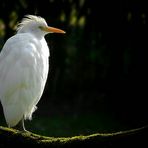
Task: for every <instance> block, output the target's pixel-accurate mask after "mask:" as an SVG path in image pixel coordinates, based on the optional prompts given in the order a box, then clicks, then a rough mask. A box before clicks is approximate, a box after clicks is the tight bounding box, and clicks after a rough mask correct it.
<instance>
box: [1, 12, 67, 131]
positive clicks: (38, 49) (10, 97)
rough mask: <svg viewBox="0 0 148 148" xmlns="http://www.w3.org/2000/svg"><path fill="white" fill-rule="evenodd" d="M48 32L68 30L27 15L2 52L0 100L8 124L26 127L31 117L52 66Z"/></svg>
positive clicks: (20, 127)
mask: <svg viewBox="0 0 148 148" xmlns="http://www.w3.org/2000/svg"><path fill="white" fill-rule="evenodd" d="M48 33H65V32H64V31H63V30H61V29H58V28H54V27H49V26H48V25H47V23H46V21H45V20H44V19H43V18H42V17H38V16H34V15H26V16H25V18H23V19H22V21H21V23H20V24H19V25H18V28H17V33H16V34H15V35H14V36H12V37H11V38H9V39H8V40H7V41H6V43H5V45H4V47H3V49H2V51H1V53H0V101H1V104H2V107H3V112H4V116H5V120H6V123H7V125H8V127H14V128H15V127H17V128H18V127H19V129H21V130H25V126H24V120H25V119H30V120H31V118H32V114H33V112H34V111H35V110H36V105H37V103H38V102H39V100H40V98H41V96H42V93H43V91H44V87H45V83H46V80H47V75H48V68H49V64H48V58H49V49H48V46H47V43H46V41H45V38H44V36H45V35H46V34H48Z"/></svg>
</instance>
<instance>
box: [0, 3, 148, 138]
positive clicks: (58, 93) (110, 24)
mask: <svg viewBox="0 0 148 148" xmlns="http://www.w3.org/2000/svg"><path fill="white" fill-rule="evenodd" d="M0 3H1V5H0V47H1V48H2V47H3V44H4V43H5V41H6V40H7V39H8V38H9V37H10V36H12V35H14V34H15V29H16V24H17V23H18V22H19V21H20V20H21V19H22V17H24V15H26V14H36V15H39V16H42V17H44V18H45V19H46V21H47V23H48V24H49V25H50V26H54V27H58V28H61V29H63V30H65V31H66V34H65V35H59V34H49V35H48V36H46V40H47V42H48V44H49V47H50V53H51V56H50V71H49V76H48V81H47V84H46V88H45V91H44V94H43V96H42V98H41V100H40V102H39V104H38V110H37V111H36V112H35V113H34V114H33V120H32V121H31V122H29V121H27V122H26V128H27V129H29V130H31V131H33V132H36V133H40V134H43V135H48V136H73V135H80V134H81V135H84V134H92V133H95V132H113V131H120V130H126V129H131V128H136V127H141V126H144V125H146V124H147V123H148V108H147V98H148V96H147V74H148V72H147V49H148V42H147V39H148V37H147V36H148V31H147V30H148V6H147V4H146V2H145V1H142V0H139V1H132V0H131V1H128V0H124V1H122V0H118V1H107V0H102V1H97V0H42V1H40V0H38V1H34V0H13V1H8V0H0ZM0 85H2V84H0ZM0 123H1V125H3V126H6V124H5V120H4V117H3V113H2V107H0Z"/></svg>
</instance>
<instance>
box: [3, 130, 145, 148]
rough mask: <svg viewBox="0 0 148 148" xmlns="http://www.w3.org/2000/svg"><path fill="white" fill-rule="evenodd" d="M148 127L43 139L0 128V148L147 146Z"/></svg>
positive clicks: (42, 137)
mask: <svg viewBox="0 0 148 148" xmlns="http://www.w3.org/2000/svg"><path fill="white" fill-rule="evenodd" d="M147 135H148V127H142V128H138V129H133V130H128V131H121V132H115V133H104V134H100V133H97V134H92V135H88V136H74V137H66V138H64V137H61V138H54V137H45V136H41V135H37V134H34V133H31V132H20V131H17V130H14V129H10V128H5V127H0V148H3V147H10V146H11V147H13V146H14V147H15V146H21V147H22V146H23V147H24V146H25V147H26V146H29V147H31V146H35V147H36V148H37V147H50V148H62V147H70V148H73V147H74V148H76V147H91V146H92V147H95V146H96V147H100V148H114V147H120V148H121V147H129V146H132V147H133V146H136V147H137V146H140V147H141V146H148V144H147V140H148V136H147Z"/></svg>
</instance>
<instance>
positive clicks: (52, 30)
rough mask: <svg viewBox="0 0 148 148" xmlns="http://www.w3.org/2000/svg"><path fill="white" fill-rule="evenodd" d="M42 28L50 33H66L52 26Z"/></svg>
mask: <svg viewBox="0 0 148 148" xmlns="http://www.w3.org/2000/svg"><path fill="white" fill-rule="evenodd" d="M42 30H44V31H46V32H50V33H66V32H65V31H64V30H61V29H58V28H54V27H44V28H42Z"/></svg>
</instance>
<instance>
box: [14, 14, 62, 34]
mask: <svg viewBox="0 0 148 148" xmlns="http://www.w3.org/2000/svg"><path fill="white" fill-rule="evenodd" d="M17 33H32V34H34V35H35V36H37V37H42V36H44V35H46V34H48V33H65V31H63V30H61V29H58V28H55V27H50V26H48V25H47V23H46V21H45V19H44V18H42V17H39V16H34V15H26V16H25V17H24V18H23V19H22V21H21V22H20V23H19V24H18V27H17Z"/></svg>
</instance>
